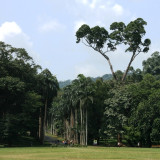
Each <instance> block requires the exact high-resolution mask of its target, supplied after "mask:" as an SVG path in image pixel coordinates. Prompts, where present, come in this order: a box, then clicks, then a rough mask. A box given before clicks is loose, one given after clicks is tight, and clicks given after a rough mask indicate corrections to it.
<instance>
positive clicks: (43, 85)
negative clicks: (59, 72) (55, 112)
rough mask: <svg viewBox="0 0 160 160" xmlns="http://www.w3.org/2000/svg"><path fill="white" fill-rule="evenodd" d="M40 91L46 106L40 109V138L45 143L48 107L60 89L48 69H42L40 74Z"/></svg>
mask: <svg viewBox="0 0 160 160" xmlns="http://www.w3.org/2000/svg"><path fill="white" fill-rule="evenodd" d="M38 78H39V93H40V94H41V95H42V101H43V104H44V107H42V108H41V111H40V115H41V116H40V139H41V142H42V143H44V135H45V130H46V122H47V109H48V107H50V106H51V103H52V101H53V98H54V97H55V96H56V95H57V90H58V89H59V86H58V82H57V79H56V77H55V76H53V75H52V74H51V72H50V71H49V70H48V69H45V70H44V71H42V72H41V73H40V74H39V76H38Z"/></svg>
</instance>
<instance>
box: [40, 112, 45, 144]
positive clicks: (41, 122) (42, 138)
mask: <svg viewBox="0 0 160 160" xmlns="http://www.w3.org/2000/svg"><path fill="white" fill-rule="evenodd" d="M43 113H44V112H42V109H40V117H39V139H40V142H41V143H42V144H43V143H44V114H43Z"/></svg>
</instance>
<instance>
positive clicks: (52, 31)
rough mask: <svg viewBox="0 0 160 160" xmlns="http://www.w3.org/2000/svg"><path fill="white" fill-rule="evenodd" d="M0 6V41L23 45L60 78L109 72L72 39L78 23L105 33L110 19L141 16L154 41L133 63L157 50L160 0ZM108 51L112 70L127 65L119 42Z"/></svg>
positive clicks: (20, 1) (55, 0)
mask: <svg viewBox="0 0 160 160" xmlns="http://www.w3.org/2000/svg"><path fill="white" fill-rule="evenodd" d="M0 4H1V5H0V41H3V42H5V43H7V44H11V45H12V46H14V47H17V48H25V49H26V50H27V52H28V54H29V55H30V56H31V57H33V59H34V61H35V62H36V63H37V64H39V65H41V66H42V68H43V69H45V68H48V69H49V70H50V71H51V72H52V74H53V75H55V76H56V77H57V79H58V80H59V81H64V80H68V79H70V80H73V79H75V78H76V77H77V75H78V74H84V75H85V76H92V77H97V76H102V75H104V74H107V73H111V72H110V69H109V65H108V63H107V61H106V60H105V59H104V58H103V57H102V56H101V55H100V54H98V53H97V52H96V51H94V50H93V49H91V48H88V47H87V46H85V45H83V44H82V43H79V44H77V43H76V36H75V34H76V31H77V30H78V28H79V27H80V26H81V25H82V24H88V25H89V26H90V27H94V26H96V25H99V26H101V27H104V28H106V29H107V30H108V31H109V27H110V25H111V24H112V23H113V22H124V23H125V24H128V23H129V22H131V21H133V20H135V19H137V18H143V19H144V20H145V21H146V22H147V26H145V29H146V35H145V38H149V39H151V42H152V44H151V46H150V50H149V52H148V53H145V54H144V53H141V54H140V55H138V56H137V57H136V59H135V60H134V62H133V64H132V66H133V67H134V68H135V69H136V68H142V62H143V60H146V59H147V58H148V57H150V56H151V54H152V53H153V52H155V51H160V29H159V28H160V27H159V26H160V20H159V15H160V9H159V8H160V1H159V0H152V1H151V0H0ZM109 32H110V31H109ZM107 54H108V56H109V57H110V59H111V63H112V65H113V69H114V70H115V71H116V70H122V71H124V70H125V69H126V67H127V65H128V62H129V59H130V57H131V53H125V49H124V47H123V46H121V47H118V49H117V50H116V51H115V52H110V53H107Z"/></svg>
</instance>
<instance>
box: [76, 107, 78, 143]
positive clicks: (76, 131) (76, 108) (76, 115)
mask: <svg viewBox="0 0 160 160" xmlns="http://www.w3.org/2000/svg"><path fill="white" fill-rule="evenodd" d="M75 128H76V135H75V143H76V144H78V122H77V108H76V109H75Z"/></svg>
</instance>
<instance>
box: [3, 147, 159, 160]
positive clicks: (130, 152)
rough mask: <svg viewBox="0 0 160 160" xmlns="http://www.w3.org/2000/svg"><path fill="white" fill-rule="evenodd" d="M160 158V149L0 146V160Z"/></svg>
mask: <svg viewBox="0 0 160 160" xmlns="http://www.w3.org/2000/svg"><path fill="white" fill-rule="evenodd" d="M52 159H53V160H131V159H133V160H160V149H156V148H118V147H113V148H109V147H85V148H83V147H80V148H76V147H53V148H51V147H39V148H38V147H24V148H0V160H52Z"/></svg>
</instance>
